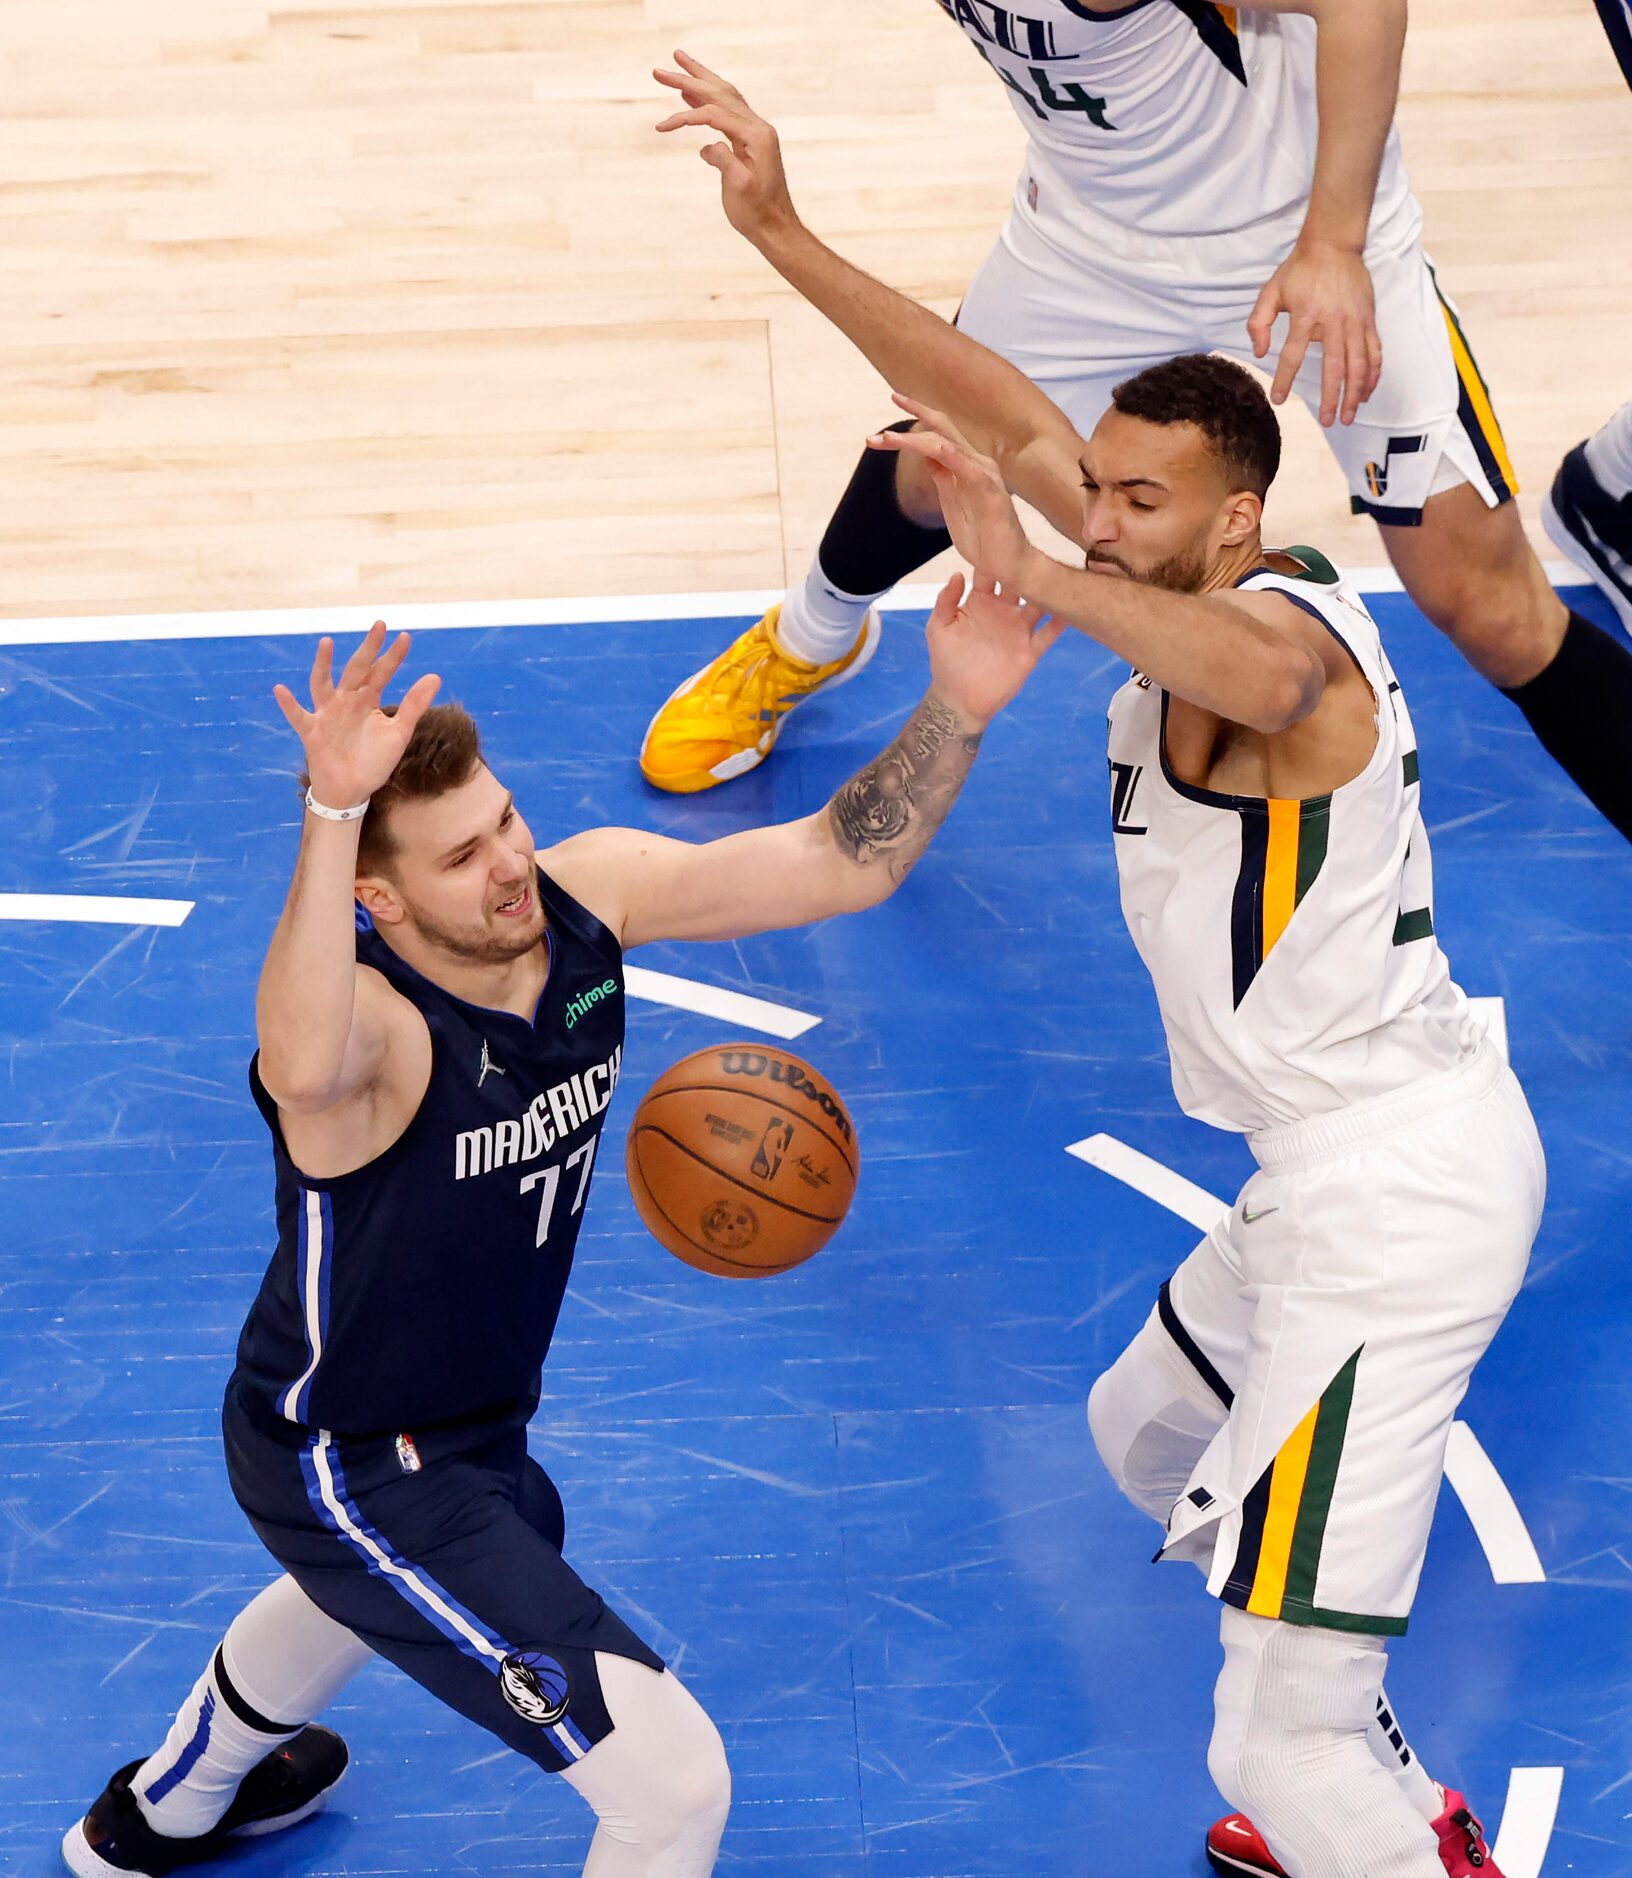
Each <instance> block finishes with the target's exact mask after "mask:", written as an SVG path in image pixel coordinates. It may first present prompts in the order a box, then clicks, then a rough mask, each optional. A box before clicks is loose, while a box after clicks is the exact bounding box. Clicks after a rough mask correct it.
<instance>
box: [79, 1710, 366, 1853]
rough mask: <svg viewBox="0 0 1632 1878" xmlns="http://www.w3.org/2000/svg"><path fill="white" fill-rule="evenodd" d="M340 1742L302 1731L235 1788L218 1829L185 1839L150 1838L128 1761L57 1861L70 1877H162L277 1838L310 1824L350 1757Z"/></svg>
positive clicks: (326, 1733)
mask: <svg viewBox="0 0 1632 1878" xmlns="http://www.w3.org/2000/svg"><path fill="white" fill-rule="evenodd" d="M349 1758H350V1757H349V1755H348V1754H347V1752H346V1744H345V1742H344V1741H342V1740H341V1739H340V1737H339V1736H338V1735H337V1734H334V1733H333V1732H331V1730H329V1729H327V1728H318V1727H307V1728H302V1729H301V1731H300V1733H299V1734H298V1735H294V1736H292V1737H291V1738H290V1739H289V1740H288V1741H286V1742H284V1744H283V1746H282V1747H281V1748H274V1749H273V1751H272V1752H271V1753H270V1754H269V1755H267V1757H266V1759H265V1760H264V1761H259V1762H257V1763H256V1765H255V1766H253V1767H252V1768H251V1769H250V1770H249V1772H248V1773H247V1774H245V1775H244V1777H243V1779H242V1780H241V1781H239V1783H238V1793H237V1796H236V1798H235V1799H234V1800H233V1802H232V1804H231V1806H229V1807H228V1808H227V1810H226V1812H225V1813H224V1814H223V1815H222V1817H221V1820H220V1822H219V1824H217V1825H215V1826H213V1827H212V1828H211V1829H210V1831H208V1832H206V1833H203V1834H200V1835H199V1836H198V1837H197V1838H192V1839H172V1838H169V1837H167V1836H166V1835H165V1834H164V1833H162V1832H155V1831H154V1830H153V1828H152V1827H151V1826H150V1825H149V1824H148V1823H147V1821H146V1820H145V1819H144V1818H143V1816H142V1809H141V1808H140V1807H139V1806H138V1805H137V1804H136V1796H135V1794H134V1793H132V1792H131V1790H130V1782H131V1778H132V1776H133V1775H134V1774H135V1772H136V1770H137V1769H138V1768H139V1767H140V1766H141V1765H142V1763H141V1761H132V1762H131V1763H130V1765H129V1766H128V1767H121V1768H120V1770H119V1771H118V1773H116V1774H115V1775H114V1777H113V1778H112V1779H111V1780H110V1781H109V1782H108V1784H107V1786H106V1787H104V1788H103V1789H102V1793H101V1795H100V1797H99V1798H98V1799H97V1800H96V1802H95V1803H94V1804H93V1805H92V1807H91V1810H90V1811H89V1812H88V1813H87V1814H86V1815H85V1817H84V1818H83V1819H82V1820H80V1822H79V1823H78V1824H77V1825H76V1826H71V1827H70V1828H69V1830H68V1835H67V1837H66V1838H65V1839H64V1840H63V1842H62V1858H63V1863H64V1864H65V1865H66V1866H67V1867H68V1869H69V1870H70V1871H71V1872H73V1873H75V1874H76V1878H108V1875H109V1874H115V1873H120V1874H123V1878H165V1874H166V1873H168V1872H173V1871H179V1870H181V1868H182V1867H183V1866H185V1865H198V1864H201V1863H203V1862H204V1861H205V1860H206V1859H212V1858H219V1857H220V1856H221V1855H222V1854H223V1853H224V1852H228V1851H230V1850H231V1849H232V1846H231V1842H232V1841H233V1840H234V1839H252V1838H256V1837H258V1836H260V1835H261V1834H262V1833H268V1832H282V1831H283V1829H284V1828H285V1827H286V1826H295V1825H298V1824H299V1823H300V1821H301V1820H303V1819H309V1818H310V1817H311V1815H312V1814H313V1813H315V1812H316V1811H317V1810H318V1808H319V1807H320V1806H321V1805H322V1804H323V1802H324V1801H325V1800H326V1799H327V1798H328V1796H329V1794H330V1793H332V1792H333V1791H334V1789H335V1787H337V1786H338V1785H339V1783H340V1779H341V1776H342V1775H343V1774H344V1773H345V1771H346V1762H347V1761H348V1759H349Z"/></svg>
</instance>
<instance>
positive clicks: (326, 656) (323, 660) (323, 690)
mask: <svg viewBox="0 0 1632 1878" xmlns="http://www.w3.org/2000/svg"><path fill="white" fill-rule="evenodd" d="M333 696H334V641H333V640H332V639H328V638H324V639H319V640H318V642H317V650H316V651H315V652H314V653H313V654H312V703H313V704H314V705H317V704H324V703H327V701H328V700H329V699H330V698H332V697H333Z"/></svg>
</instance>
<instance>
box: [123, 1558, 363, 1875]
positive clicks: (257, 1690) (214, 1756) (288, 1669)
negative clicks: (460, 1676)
mask: <svg viewBox="0 0 1632 1878" xmlns="http://www.w3.org/2000/svg"><path fill="white" fill-rule="evenodd" d="M371 1654H372V1652H371V1651H370V1650H369V1648H368V1645H367V1644H366V1643H361V1642H359V1641H358V1639H357V1638H356V1637H354V1636H353V1635H352V1633H351V1632H350V1631H349V1630H347V1629H345V1628H344V1627H343V1626H342V1625H340V1624H337V1623H335V1622H334V1620H333V1619H332V1618H330V1617H325V1616H324V1615H323V1613H322V1612H321V1611H320V1610H319V1609H318V1608H317V1606H316V1605H315V1604H313V1603H312V1601H311V1600H310V1598H308V1597H307V1596H306V1594H305V1593H304V1592H303V1591H302V1590H301V1589H300V1587H299V1586H298V1585H297V1584H296V1583H295V1581H294V1580H293V1579H292V1578H288V1577H284V1578H279V1579H277V1580H276V1581H275V1582H274V1583H272V1584H270V1585H268V1586H267V1588H266V1590H264V1591H263V1592H262V1593H261V1594H260V1596H259V1597H257V1598H255V1599H254V1600H252V1602H251V1603H249V1604H248V1605H246V1606H245V1607H244V1609H243V1610H242V1611H240V1612H239V1613H238V1615H237V1617H235V1618H234V1619H233V1621H232V1625H231V1628H230V1629H229V1630H228V1631H227V1634H226V1636H225V1637H223V1638H222V1640H221V1644H220V1647H219V1648H218V1649H217V1651H216V1653H215V1655H214V1656H213V1657H211V1659H210V1663H209V1666H208V1668H206V1669H205V1671H204V1674H203V1675H202V1676H200V1677H199V1679H198V1681H197V1682H195V1683H194V1684H193V1687H192V1692H191V1693H190V1694H189V1695H188V1697H187V1700H186V1701H185V1702H183V1703H182V1705H181V1710H180V1712H179V1713H178V1714H177V1716H176V1719H175V1720H174V1722H172V1723H171V1725H170V1732H169V1734H168V1735H167V1736H166V1737H165V1742H164V1746H163V1747H161V1748H160V1749H159V1751H158V1753H157V1754H153V1755H150V1756H149V1757H148V1759H147V1760H146V1761H144V1762H143V1763H142V1765H141V1766H140V1767H139V1768H138V1769H137V1770H136V1773H135V1775H134V1777H133V1778H132V1780H131V1787H132V1790H133V1791H134V1793H135V1795H136V1804H137V1806H138V1807H139V1808H140V1809H141V1813H142V1817H143V1818H144V1819H145V1820H146V1821H147V1823H148V1824H149V1825H150V1826H151V1827H152V1828H153V1830H154V1831H155V1832H161V1833H164V1834H166V1835H167V1836H168V1837H170V1838H176V1839H186V1838H196V1837H197V1836H198V1834H200V1833H203V1832H208V1831H209V1830H210V1828H211V1827H212V1826H213V1825H214V1824H215V1823H216V1821H217V1820H218V1819H219V1818H220V1817H221V1815H222V1814H223V1813H224V1812H225V1811H226V1810H227V1808H228V1807H229V1806H230V1805H231V1804H232V1799H233V1795H234V1794H235V1793H236V1792H237V1791H238V1783H239V1781H241V1780H242V1779H243V1777H244V1775H245V1774H247V1773H248V1772H249V1770H250V1769H251V1768H252V1767H253V1766H254V1765H255V1764H256V1762H258V1761H262V1760H264V1759H265V1758H266V1756H267V1755H268V1754H270V1753H271V1752H272V1751H273V1749H274V1748H277V1747H279V1746H280V1745H281V1744H282V1743H283V1742H285V1741H287V1740H288V1739H289V1738H290V1736H291V1735H295V1734H298V1733H299V1732H300V1730H301V1729H302V1728H303V1727H304V1726H305V1725H306V1723H307V1722H308V1721H310V1720H311V1718H312V1716H313V1715H315V1714H316V1713H317V1712H318V1710H319V1709H322V1708H324V1707H326V1706H327V1705H328V1703H329V1702H331V1701H332V1700H333V1699H334V1697H335V1695H336V1694H337V1693H338V1692H339V1690H340V1689H341V1688H342V1687H343V1686H344V1685H345V1684H346V1683H347V1682H349V1681H350V1679H351V1678H352V1677H353V1676H354V1675H356V1673H357V1671H358V1670H359V1669H361V1668H362V1666H363V1664H364V1663H366V1662H367V1661H368V1659H369V1657H370V1655H371Z"/></svg>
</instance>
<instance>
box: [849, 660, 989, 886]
mask: <svg viewBox="0 0 1632 1878" xmlns="http://www.w3.org/2000/svg"><path fill="white" fill-rule="evenodd" d="M979 748H980V732H978V731H974V732H971V731H966V730H964V729H963V728H962V720H961V719H960V718H959V716H958V714H957V712H956V711H954V710H952V708H951V707H950V706H949V705H946V704H944V703H942V701H941V700H940V699H939V698H938V697H936V695H935V693H934V692H933V691H931V692H930V693H929V694H928V696H926V697H925V699H924V701H923V702H922V703H921V704H920V705H919V706H918V708H917V710H916V711H914V712H913V714H912V716H911V717H910V718H908V719H907V722H906V723H905V725H903V726H902V729H901V732H900V734H899V735H898V736H897V737H896V739H895V741H894V742H893V743H892V744H891V745H890V746H889V748H888V749H887V750H884V751H883V752H881V753H880V754H879V755H878V756H876V757H874V758H873V760H872V762H871V763H869V764H868V765H867V767H866V768H865V769H863V770H860V771H859V772H858V773H857V774H856V775H854V776H852V777H851V779H850V780H849V782H847V783H846V784H845V785H844V787H843V788H842V789H841V790H840V791H839V793H838V794H837V795H836V796H835V797H834V798H833V800H832V801H831V802H830V803H829V804H828V809H827V818H828V823H829V825H830V827H831V828H832V830H833V839H834V841H835V842H836V843H837V844H838V848H839V852H840V853H841V854H843V855H845V856H846V857H847V858H848V859H849V860H852V861H855V862H856V863H857V864H858V865H859V866H862V867H866V866H869V865H871V864H872V863H873V862H875V861H882V862H883V863H884V865H885V867H886V868H887V869H888V871H889V876H890V880H891V882H892V884H894V883H898V882H900V881H901V880H903V879H905V877H906V875H907V874H908V873H909V872H910V871H911V868H912V865H913V863H914V862H915V861H916V860H917V859H918V857H919V855H920V854H922V853H923V851H924V849H925V848H927V847H928V846H929V843H930V840H931V838H932V837H933V836H934V834H935V831H936V830H937V829H938V828H939V827H940V825H941V823H942V822H944V821H945V820H946V818H947V815H948V814H949V813H950V811H951V808H952V804H953V803H954V802H955V801H956V800H957V798H958V791H959V790H960V789H961V788H962V787H963V782H964V778H965V777H966V776H967V775H968V774H969V770H970V767H971V765H972V764H973V763H974V760H975V753H976V752H977V751H978V750H979Z"/></svg>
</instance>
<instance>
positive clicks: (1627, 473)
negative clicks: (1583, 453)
mask: <svg viewBox="0 0 1632 1878" xmlns="http://www.w3.org/2000/svg"><path fill="white" fill-rule="evenodd" d="M1587 467H1588V468H1589V469H1590V470H1591V471H1592V473H1593V475H1594V476H1596V477H1597V479H1598V482H1599V484H1600V486H1601V487H1602V488H1604V489H1605V490H1607V491H1608V493H1609V494H1610V495H1612V496H1624V495H1626V494H1627V493H1628V492H1629V491H1632V400H1628V402H1627V403H1625V404H1623V405H1622V406H1621V408H1620V409H1619V410H1618V411H1617V412H1616V413H1615V415H1614V416H1613V417H1612V418H1611V419H1610V420H1609V422H1608V423H1607V424H1605V425H1604V427H1603V429H1602V430H1598V431H1595V432H1594V433H1593V434H1592V436H1590V437H1589V438H1588V439H1587Z"/></svg>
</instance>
